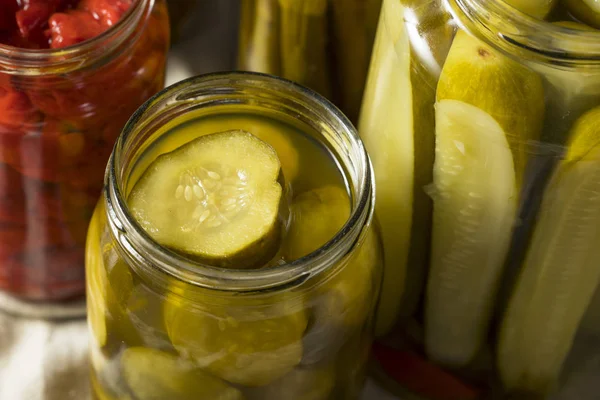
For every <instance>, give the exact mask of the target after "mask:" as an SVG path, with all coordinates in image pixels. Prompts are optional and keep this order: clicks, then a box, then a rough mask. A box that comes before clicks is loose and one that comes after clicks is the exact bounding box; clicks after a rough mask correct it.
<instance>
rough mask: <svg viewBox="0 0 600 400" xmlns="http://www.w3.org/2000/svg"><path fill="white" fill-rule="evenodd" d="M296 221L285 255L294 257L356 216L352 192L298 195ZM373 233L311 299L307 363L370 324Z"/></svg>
mask: <svg viewBox="0 0 600 400" xmlns="http://www.w3.org/2000/svg"><path fill="white" fill-rule="evenodd" d="M291 215H292V220H291V223H290V229H289V231H288V234H287V236H286V242H285V243H284V255H285V257H286V258H287V259H288V260H290V261H292V260H296V259H299V258H300V257H303V256H306V255H308V254H310V253H312V252H313V251H315V250H317V249H319V248H321V247H322V246H324V245H325V244H326V243H327V242H328V241H329V240H331V239H333V238H334V237H335V235H336V234H337V233H338V232H339V231H340V230H341V229H342V227H343V226H344V225H345V224H346V222H347V221H348V219H349V218H350V199H349V196H348V193H346V192H345V191H344V190H343V189H342V188H340V187H336V186H328V187H322V188H318V189H314V190H311V191H308V192H304V193H301V194H300V195H298V196H297V197H296V198H295V199H294V200H293V203H292V207H291ZM374 239H375V236H374V235H369V236H368V238H367V239H366V240H365V242H364V243H363V244H362V246H363V247H362V248H361V250H360V252H359V253H358V254H356V255H354V256H353V257H348V258H347V259H346V260H345V261H344V262H343V264H342V265H345V267H344V269H343V270H342V271H340V272H337V271H336V272H333V273H332V274H331V275H332V276H331V277H329V278H327V279H324V281H325V282H324V283H323V284H322V285H321V287H319V288H318V289H317V290H316V291H315V294H314V298H313V299H312V300H311V303H312V304H313V306H312V307H311V313H312V314H311V324H310V325H309V328H308V330H307V332H306V336H305V337H304V344H305V348H306V351H305V353H304V356H303V359H302V362H303V364H314V363H317V362H320V361H322V360H323V359H326V358H327V357H328V356H330V355H332V354H336V353H337V352H338V350H339V347H340V346H341V345H342V344H343V343H344V340H341V339H342V338H344V337H347V336H348V335H349V334H350V333H351V332H354V330H355V327H357V326H360V325H362V324H364V323H365V319H366V317H367V315H368V313H369V312H370V311H371V309H372V308H373V306H374V305H373V304H372V303H371V302H369V301H368V296H369V293H371V291H372V288H373V287H374V279H375V278H376V277H374V276H373V273H372V271H371V270H370V269H369V268H368V267H367V266H368V265H371V264H372V263H373V262H376V254H377V250H378V249H377V245H376V241H375V240H374Z"/></svg>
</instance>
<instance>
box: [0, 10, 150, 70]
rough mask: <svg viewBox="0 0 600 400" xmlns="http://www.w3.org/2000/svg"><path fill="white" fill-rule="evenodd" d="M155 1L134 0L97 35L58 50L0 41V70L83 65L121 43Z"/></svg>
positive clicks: (76, 66)
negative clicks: (112, 23) (114, 21)
mask: <svg viewBox="0 0 600 400" xmlns="http://www.w3.org/2000/svg"><path fill="white" fill-rule="evenodd" d="M155 1H156V0H137V1H135V2H134V3H133V5H132V6H131V7H130V8H129V10H127V12H126V13H125V14H124V15H123V17H122V18H121V19H120V20H119V21H118V22H117V23H116V24H114V25H113V26H111V27H110V28H108V29H107V30H106V31H104V32H102V33H101V34H100V35H98V36H96V37H93V38H92V39H88V40H86V41H84V42H81V43H78V44H76V45H73V46H69V47H64V48H60V49H23V48H20V47H14V46H9V45H4V44H0V73H8V74H11V75H47V74H54V73H57V72H60V73H61V74H64V73H68V72H71V71H73V70H75V69H79V68H82V67H84V66H86V65H88V64H91V63H93V62H95V61H96V59H98V58H100V57H102V56H103V55H107V54H110V53H111V52H112V50H114V49H115V48H117V47H118V46H119V45H121V44H122V43H123V42H124V41H125V40H127V39H128V38H129V37H130V35H131V34H132V33H133V32H134V30H135V28H136V25H137V22H138V21H139V20H140V19H142V18H143V17H144V14H146V16H149V14H150V12H151V11H152V9H153V6H154V3H155Z"/></svg>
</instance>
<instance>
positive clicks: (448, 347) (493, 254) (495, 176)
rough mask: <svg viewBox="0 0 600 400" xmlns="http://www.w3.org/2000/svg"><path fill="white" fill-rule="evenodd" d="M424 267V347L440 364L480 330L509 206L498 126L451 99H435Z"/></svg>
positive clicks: (459, 359)
mask: <svg viewBox="0 0 600 400" xmlns="http://www.w3.org/2000/svg"><path fill="white" fill-rule="evenodd" d="M435 111H436V160H435V165H434V175H433V179H434V192H435V193H434V211H433V242H432V255H431V271H430V276H429V281H428V287H427V298H426V308H425V347H426V350H427V352H428V354H429V356H430V357H431V358H432V359H434V360H436V361H439V362H441V363H444V364H446V365H452V366H462V365H465V364H467V363H468V362H470V361H471V360H472V359H473V358H474V357H475V355H476V354H477V351H478V350H479V349H480V347H481V345H482V344H483V342H484V339H485V336H486V334H487V330H488V326H489V320H490V316H491V311H492V306H493V301H494V298H495V294H496V291H497V286H498V281H499V277H500V274H501V272H502V267H503V263H504V259H505V256H506V252H507V249H508V245H509V242H510V237H511V230H512V225H513V219H514V217H515V211H516V202H517V196H516V190H515V188H516V184H515V168H514V162H513V157H512V153H511V149H510V146H509V142H508V140H507V137H506V134H505V132H504V130H503V129H502V128H501V127H500V125H499V124H498V122H496V121H495V120H494V118H492V117H491V116H490V115H489V114H487V113H485V112H484V111H482V110H481V109H479V108H477V107H474V106H472V105H470V104H467V103H464V102H461V101H457V100H442V101H440V102H438V103H437V105H436V109H435Z"/></svg>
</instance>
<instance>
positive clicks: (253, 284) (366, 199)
mask: <svg viewBox="0 0 600 400" xmlns="http://www.w3.org/2000/svg"><path fill="white" fill-rule="evenodd" d="M236 89H239V90H241V92H240V93H242V96H243V95H244V94H243V93H248V92H249V91H252V90H254V91H257V92H258V91H259V92H260V93H261V96H263V95H275V96H281V99H282V101H284V102H286V104H288V106H290V107H294V106H300V105H302V106H304V107H305V109H306V110H312V111H313V112H314V113H315V115H321V116H322V118H321V119H320V120H317V119H315V120H314V123H315V126H319V125H323V126H324V125H328V129H334V130H335V132H336V133H338V134H340V135H342V136H343V137H344V139H345V140H346V143H349V145H350V149H349V152H351V153H352V163H353V164H354V165H351V166H350V168H354V171H352V173H351V174H352V175H353V176H352V179H351V180H352V182H350V185H351V186H353V193H354V195H353V205H352V213H351V216H350V218H349V219H348V221H346V224H345V225H344V227H343V228H342V229H341V230H340V231H339V232H338V233H337V234H336V235H335V236H334V237H333V238H331V239H330V240H329V241H328V242H327V243H326V244H324V245H323V246H321V247H320V248H319V249H317V250H315V251H314V252H312V253H311V254H308V255H306V256H305V257H302V258H300V259H298V260H294V261H292V262H289V263H282V264H278V265H276V266H273V267H270V268H264V269H251V270H247V269H229V268H219V267H215V266H211V265H207V264H203V263H200V262H197V261H194V260H190V259H189V258H186V257H184V256H183V255H180V254H178V253H176V252H174V251H171V250H170V249H168V248H166V247H163V246H161V245H160V244H159V243H158V242H156V241H155V240H154V239H152V238H151V237H150V235H149V234H148V233H147V232H146V231H145V230H144V229H143V228H142V226H141V225H140V224H138V222H137V221H136V220H135V218H134V217H133V216H132V214H131V213H130V211H129V209H128V206H127V203H126V193H125V190H126V189H125V187H124V185H123V183H124V182H123V181H124V180H123V176H122V173H123V170H124V169H125V163H126V162H125V161H124V156H125V154H124V152H125V148H126V147H127V145H130V144H131V143H132V141H135V140H136V135H138V134H139V133H140V132H142V131H143V130H144V129H145V128H147V127H148V126H149V124H152V118H157V117H156V115H160V114H161V113H163V115H164V114H165V113H168V112H169V110H173V108H174V107H176V106H177V105H181V104H183V105H185V104H194V105H195V106H198V103H199V102H204V103H205V104H206V105H207V106H213V105H217V104H219V100H218V99H217V98H216V97H219V96H220V97H221V100H222V101H224V102H225V103H230V102H231V100H230V96H231V94H232V93H233V92H234V91H235V90H236ZM211 95H212V96H211ZM246 95H247V94H246ZM215 96H216V97H215ZM294 102H295V103H294ZM150 116H154V117H150ZM169 121H170V120H169V119H168V118H167V119H166V121H163V123H162V126H164V124H165V123H168V122H169ZM159 123H160V122H159ZM138 144H139V143H138ZM374 196H375V190H374V180H373V175H372V167H371V163H370V160H369V157H368V154H367V152H366V150H365V148H364V146H363V144H362V141H361V140H360V138H359V136H358V133H357V131H356V129H355V128H354V126H353V125H352V123H351V122H350V121H349V120H348V119H347V118H346V117H345V116H344V115H343V114H342V112H341V111H339V110H338V109H337V108H336V107H335V106H334V105H333V104H332V103H330V102H329V101H328V100H326V99H325V98H324V97H322V96H321V95H319V94H317V93H316V92H313V91H312V90H310V89H307V88H305V87H302V86H300V85H298V84H296V83H294V82H291V81H288V80H285V79H283V78H278V77H273V76H269V75H265V74H260V73H254V72H219V73H212V74H206V75H200V76H197V77H193V78H189V79H186V80H183V81H180V82H178V83H176V84H174V85H172V86H170V87H167V88H166V89H164V90H163V91H161V92H160V93H158V94H156V95H155V96H154V97H152V98H151V99H149V100H148V101H147V102H146V103H145V104H144V105H142V106H141V107H140V108H139V109H138V110H137V111H136V112H135V113H134V114H133V116H132V117H131V119H130V120H129V121H128V122H127V124H126V125H125V127H124V129H123V131H122V133H121V135H120V136H119V138H118V140H117V142H116V144H115V148H114V150H113V153H112V155H111V157H110V160H109V162H108V166H107V169H106V175H105V201H106V206H107V214H108V224H109V227H110V230H111V232H112V234H113V236H114V238H115V239H116V241H117V243H119V244H120V246H121V250H123V252H124V253H125V254H124V255H125V256H126V258H127V259H128V261H130V262H132V263H133V264H134V268H135V265H138V266H140V265H142V266H144V267H143V268H144V269H145V270H146V272H147V270H148V269H152V270H155V272H158V274H155V277H156V278H157V279H161V276H163V277H164V275H165V273H166V274H167V275H170V276H172V277H175V278H177V279H179V280H181V281H184V282H187V283H190V284H193V285H196V286H201V287H207V288H212V289H218V290H227V291H257V290H266V289H272V288H276V287H281V286H283V285H290V286H295V285H296V284H300V283H301V282H304V281H305V280H307V279H308V278H310V277H311V276H314V275H315V274H318V273H320V272H322V271H324V270H327V269H329V268H330V267H331V266H333V265H334V264H335V263H336V262H338V261H339V260H341V259H342V258H343V257H344V256H345V255H346V254H348V252H350V251H351V250H352V248H353V247H354V246H355V245H356V243H357V242H359V241H361V240H362V239H364V234H365V233H366V229H365V227H368V226H369V225H370V223H371V221H372V218H373V212H374ZM149 267H150V268H149Z"/></svg>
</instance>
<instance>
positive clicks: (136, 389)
mask: <svg viewBox="0 0 600 400" xmlns="http://www.w3.org/2000/svg"><path fill="white" fill-rule="evenodd" d="M240 130H242V131H245V132H249V133H251V134H253V135H256V136H257V137H259V138H260V139H262V140H264V141H265V142H267V143H269V144H270V145H271V146H272V148H274V149H275V150H276V151H277V153H278V155H279V158H280V160H281V172H282V174H283V175H282V177H281V179H285V182H286V184H285V185H283V186H285V187H287V188H288V189H286V190H287V191H288V193H289V195H290V198H292V200H291V208H290V216H291V220H290V221H291V222H290V223H289V225H287V227H286V228H284V230H285V233H283V234H282V236H281V238H282V239H281V241H282V244H281V247H280V249H279V250H277V251H276V254H277V256H276V257H275V259H272V260H276V261H275V262H274V263H273V262H269V263H268V264H262V263H261V264H259V266H258V268H256V267H254V268H253V269H241V268H242V266H241V263H242V262H244V261H245V259H244V257H245V256H244V254H247V253H243V254H242V255H241V256H240V257H238V255H239V254H238V255H236V256H232V257H233V258H231V257H230V258H229V259H228V260H232V259H235V260H237V261H235V262H234V261H227V267H216V266H213V265H209V264H207V263H206V262H205V263H202V262H200V261H199V259H198V258H191V257H189V256H187V255H185V253H181V252H179V251H177V250H176V249H177V247H176V246H178V244H177V240H176V239H175V242H171V243H170V244H169V247H167V245H161V243H160V242H158V241H156V240H154V239H153V237H154V236H152V235H153V234H154V233H156V232H157V231H155V230H146V226H147V224H146V223H147V221H146V220H143V221H141V222H140V220H139V219H137V218H138V217H136V216H137V215H139V214H138V211H135V212H133V210H139V207H154V205H157V206H158V207H161V206H160V204H158V202H173V201H176V199H181V200H178V201H180V202H183V203H177V204H180V206H177V207H176V208H169V209H170V210H171V211H169V212H168V213H167V214H165V217H166V218H167V220H172V221H177V220H178V218H179V217H178V215H180V214H181V212H185V211H182V210H184V209H185V208H186V207H187V206H186V204H188V202H191V201H197V202H198V207H206V208H203V209H204V211H200V212H197V211H194V214H191V211H190V212H189V213H187V214H185V217H184V220H183V221H184V223H186V224H187V223H188V221H196V219H197V218H198V216H199V217H200V220H201V221H200V223H202V222H203V221H206V223H207V224H208V228H206V229H213V227H214V229H223V230H226V229H229V228H228V226H230V224H231V223H234V222H232V221H235V220H236V219H235V218H237V217H236V216H235V215H233V216H229V217H227V218H228V219H223V220H218V221H216V223H214V224H213V222H215V221H213V220H214V218H212V217H211V218H212V219H210V218H208V215H209V213H208V212H207V211H210V213H211V215H215V214H218V213H220V212H224V213H227V210H229V209H230V208H231V206H234V207H235V204H238V203H232V201H229V200H227V201H224V202H223V203H219V202H220V201H221V200H218V198H217V197H216V196H217V195H218V194H219V195H223V196H224V195H226V194H227V193H229V194H231V193H233V191H240V190H243V186H244V184H241V186H240V185H238V186H235V187H233V186H228V185H233V183H232V182H233V181H232V180H231V179H232V178H231V176H232V175H226V177H225V176H224V175H223V174H225V173H224V172H223V171H224V170H225V168H226V167H222V169H218V168H221V167H219V165H223V164H219V162H220V161H219V160H220V159H221V158H222V159H227V157H231V154H238V153H231V152H232V151H234V150H231V148H230V147H227V148H225V149H224V150H223V153H222V154H221V153H220V151H221V150H217V149H215V150H214V151H211V153H210V154H209V155H207V156H202V159H205V158H206V157H209V158H210V157H215V158H214V160H213V161H210V165H213V167H211V169H210V170H209V172H207V173H206V174H208V175H206V177H205V178H202V179H209V177H213V178H211V179H213V180H212V181H210V182H208V181H204V180H198V181H196V180H195V179H200V178H191V179H192V181H194V182H199V183H198V186H196V184H195V183H194V184H192V186H194V190H191V189H189V188H190V187H191V186H189V185H188V186H186V188H185V190H183V187H182V189H181V190H179V187H180V186H181V183H180V182H184V183H185V182H188V183H189V182H191V181H190V180H189V179H190V178H189V176H190V175H189V174H190V173H192V172H190V171H206V170H205V169H204V168H205V167H203V166H202V165H205V166H206V165H208V164H196V162H198V163H200V161H191V162H192V163H193V164H189V165H188V164H186V166H185V167H184V166H183V165H176V164H171V165H172V167H170V168H171V169H169V171H178V170H179V168H181V171H183V172H181V173H182V174H184V175H181V176H183V178H181V176H180V178H179V179H174V180H173V181H170V180H161V181H156V182H155V183H154V185H156V186H155V187H156V190H158V192H156V193H157V194H156V195H155V196H153V197H152V198H141V200H140V201H139V202H138V203H135V204H137V205H132V203H130V202H131V201H133V200H131V199H132V196H133V195H132V194H131V193H132V190H133V191H135V193H140V192H139V191H137V189H135V188H136V187H138V186H137V185H143V184H146V183H147V182H148V179H151V178H148V176H151V175H147V173H146V172H145V171H158V170H159V169H158V168H159V165H161V164H157V163H162V162H163V161H165V160H167V163H170V162H171V161H173V162H177V161H176V160H177V158H176V156H175V155H176V154H183V153H181V151H180V150H179V149H178V147H179V146H182V143H187V142H188V141H191V140H196V141H195V142H194V143H197V140H198V139H199V138H200V139H203V137H204V135H209V134H213V133H215V132H221V133H222V132H234V133H235V132H237V133H239V132H241V131H240ZM173 149H177V150H175V151H177V152H178V153H175V151H173ZM312 150H317V151H318V154H317V153H312ZM248 151H250V150H244V153H247V152H248ZM215 152H216V153H215ZM211 154H217V155H211ZM219 154H220V155H219ZM240 156H242V157H246V156H247V155H241V154H240ZM250 156H251V155H250ZM193 160H200V158H194V159H193ZM260 160H261V161H260V162H259V164H262V163H263V162H266V161H263V160H262V159H260ZM229 161H231V160H228V161H227V162H229ZM323 161H326V163H325V164H323ZM162 165H165V164H162ZM206 168H207V167H206ZM213 168H217V171H220V174H221V175H219V173H217V172H215V169H213ZM227 168H230V171H231V168H232V167H227ZM241 168H242V169H236V170H235V171H237V172H236V175H235V176H238V177H241V176H243V177H244V179H249V180H250V181H252V180H254V179H257V178H256V176H257V172H252V171H255V170H252V169H249V170H246V169H244V168H245V167H241ZM249 168H250V167H249ZM148 173H150V172H148ZM177 174H179V173H177ZM198 174H204V172H198ZM140 176H141V178H140ZM178 176H179V175H178ZM198 176H201V175H198ZM202 176H205V175H202ZM180 179H184V180H183V181H182V180H180ZM338 179H339V180H338ZM221 181H222V182H224V183H223V186H221V184H220V182H221ZM207 182H208V183H207ZM228 182H229V183H228ZM244 182H246V181H245V180H244ZM335 182H337V183H335ZM209 183H210V185H211V186H209V185H208V184H209ZM178 185H179V186H178ZM186 185H187V184H186ZM200 185H202V188H203V189H200ZM346 185H347V186H346ZM373 190H374V188H373V182H372V175H371V168H370V163H369V160H368V157H367V154H366V152H365V150H364V148H363V146H362V144H361V142H360V140H359V139H358V134H357V133H356V131H355V130H354V128H353V127H352V125H351V124H350V122H349V121H348V120H347V119H346V118H345V117H343V116H342V115H341V114H340V113H339V112H338V111H336V110H335V108H334V107H333V106H332V105H331V104H330V103H327V102H326V101H325V100H324V99H322V98H321V97H319V96H316V95H315V94H313V93H312V92H310V91H307V90H305V89H302V88H301V87H299V86H296V85H294V84H292V83H291V82H288V81H282V80H278V79H275V78H272V77H268V76H263V75H258V74H250V73H245V74H242V73H237V74H215V75H207V76H203V77H198V78H191V79H189V80H187V81H183V82H180V83H178V84H175V85H173V86H171V87H170V88H167V89H165V90H164V91H163V92H161V93H160V94H159V95H157V96H156V97H154V98H153V99H151V100H150V101H149V102H147V103H146V104H145V105H144V106H143V107H142V108H140V109H139V110H138V111H137V112H136V114H134V116H133V117H132V119H131V120H130V122H129V123H128V124H127V125H126V127H125V129H124V131H123V134H122V135H121V136H120V138H119V139H118V141H117V144H116V147H115V149H114V152H113V155H112V157H111V159H110V161H109V164H108V168H107V174H106V186H105V195H104V198H102V199H101V200H100V202H99V204H98V207H97V209H96V212H95V214H94V217H93V219H92V223H91V225H90V231H89V235H88V241H87V253H86V257H87V259H86V260H87V262H86V268H87V279H88V280H87V294H88V315H89V323H90V331H91V333H92V340H91V360H92V383H93V387H94V393H95V396H96V398H97V399H113V398H114V399H117V398H119V399H121V398H129V397H128V396H134V397H135V398H136V399H139V400H147V399H156V398H160V399H176V398H177V399H179V398H181V399H183V398H190V399H191V398H193V399H198V400H202V399H207V400H212V399H217V398H219V399H220V398H227V399H261V400H269V399H274V400H275V399H282V398H285V399H288V400H300V399H314V400H317V399H323V400H325V399H332V400H333V399H335V400H342V399H355V398H357V396H358V395H359V393H360V390H361V386H362V383H363V381H364V377H365V373H366V371H365V370H366V368H365V366H366V361H367V358H368V353H369V349H370V346H371V342H372V335H373V314H374V308H375V304H376V300H377V296H378V293H379V286H380V280H381V274H380V271H381V268H380V267H381V259H380V257H381V254H380V242H379V236H378V234H377V231H376V230H375V227H374V226H373V225H372V224H371V223H372V214H373V207H374V203H373V201H374V191H373ZM184 192H185V193H186V194H185V201H184V196H183V193H184ZM188 192H189V193H188ZM163 193H164V194H165V196H168V197H162V196H163ZM177 193H179V194H177ZM339 194H341V201H338V200H339V199H340V197H339V196H338V195H339ZM136 196H137V195H136ZM188 196H189V197H188ZM236 196H237V195H236ZM138 198H139V197H138ZM196 199H197V200H196ZM204 199H208V200H207V201H208V203H206V202H204ZM211 199H212V200H211ZM240 199H247V197H246V195H245V194H242V195H241V197H240ZM336 199H338V200H336ZM246 201H247V200H242V201H241V202H240V203H239V206H240V207H242V208H243V207H244V204H245V202H246ZM173 204H175V203H173ZM193 204H194V205H193V207H194V210H198V209H197V208H195V207H197V206H196V205H195V203H193ZM211 204H212V205H211ZM216 204H222V207H223V208H218V207H217V205H216ZM213 208H214V210H213ZM165 210H166V209H165ZM178 210H179V211H178ZM211 210H212V211H211ZM219 210H220V211H219ZM223 210H225V211H223ZM265 212H266V211H265ZM205 214H206V215H205ZM207 218H208V219H207ZM261 218H262V217H261ZM221 222H222V225H221ZM173 223H175V222H173ZM211 224H212V225H211ZM177 226H179V225H177ZM176 229H177V231H178V232H183V230H185V229H186V228H185V227H181V230H180V229H179V228H176ZM195 229H200V228H195ZM203 232H206V231H203ZM236 234H240V235H242V233H238V231H237V230H235V231H231V232H230V233H228V234H227V235H231V236H230V237H231V238H233V239H227V240H228V241H229V240H237V239H235V235H236ZM178 235H180V234H178ZM228 237H229V236H228ZM198 240H201V239H198ZM265 240H267V239H265ZM317 243H318V245H316V246H315V244H317ZM174 246H175V247H174ZM263 246H266V245H263ZM307 246H308V247H307ZM300 248H304V249H305V250H308V249H309V248H311V249H312V250H311V251H310V253H308V254H306V253H307V252H306V251H301V252H300V253H296V254H297V255H292V254H291V253H290V252H292V253H293V252H295V251H296V250H292V249H300ZM280 254H284V256H283V257H280V256H279V255H280ZM303 254H306V255H305V256H302V255H303ZM298 257H301V258H298Z"/></svg>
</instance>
